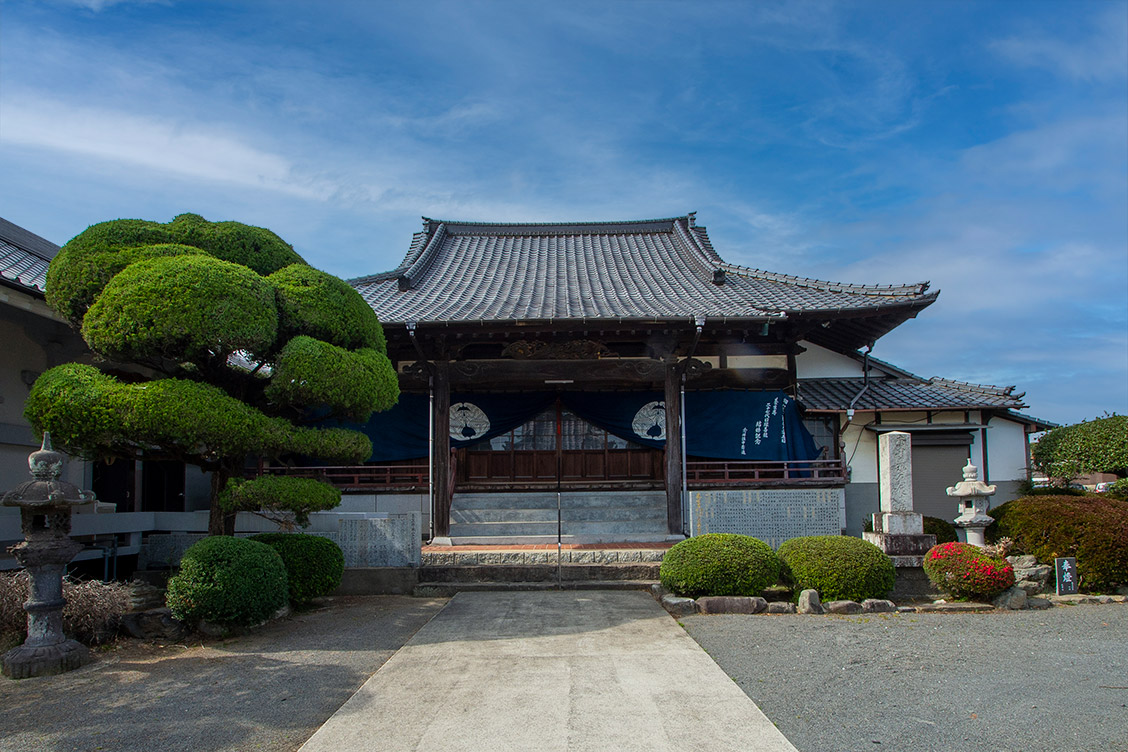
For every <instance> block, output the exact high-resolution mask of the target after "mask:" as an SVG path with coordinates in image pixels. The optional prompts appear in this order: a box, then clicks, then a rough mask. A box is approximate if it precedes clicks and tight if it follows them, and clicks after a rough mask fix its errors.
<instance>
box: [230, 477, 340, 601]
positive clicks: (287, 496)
mask: <svg viewBox="0 0 1128 752" xmlns="http://www.w3.org/2000/svg"><path fill="white" fill-rule="evenodd" d="M340 503H341V491H340V489H338V488H335V487H333V486H331V485H330V484H328V483H322V482H321V481H319V480H315V479H313V478H290V477H286V476H282V475H261V476H259V477H258V478H253V479H251V480H246V479H243V478H232V479H231V480H229V481H227V486H226V488H224V489H223V491H221V492H220V494H219V506H220V507H221V508H222V509H223V510H224V511H226V512H240V511H242V512H266V513H267V514H265V515H263V516H268V517H270V518H271V519H275V518H274V517H273V516H271V515H272V514H278V513H282V514H283V515H292V516H293V521H294V524H296V525H298V526H299V527H305V526H306V525H308V524H309V515H310V513H311V512H324V511H325V510H328V509H333V508H334V507H336V506H337V505H338V504H340ZM282 519H289V517H288V516H283V517H282ZM255 539H256V540H258V536H255ZM266 542H269V541H266ZM334 545H335V544H334ZM283 558H284V557H283ZM291 589H293V583H292V582H291Z"/></svg>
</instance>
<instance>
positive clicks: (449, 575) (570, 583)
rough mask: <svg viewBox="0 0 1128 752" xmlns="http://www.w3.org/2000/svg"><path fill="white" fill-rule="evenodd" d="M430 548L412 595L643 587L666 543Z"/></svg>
mask: <svg viewBox="0 0 1128 752" xmlns="http://www.w3.org/2000/svg"><path fill="white" fill-rule="evenodd" d="M606 545H608V546H609V547H608V548H600V547H598V544H593V545H592V547H588V546H584V547H583V548H577V547H572V548H565V547H561V548H557V547H556V546H555V545H552V546H548V545H537V546H530V545H525V546H523V547H520V548H517V547H513V548H510V547H508V546H471V547H462V546H455V547H447V546H428V547H427V548H425V549H424V550H423V566H422V567H421V568H420V569H419V583H418V585H417V586H416V587H415V589H414V591H413V592H414V593H415V594H416V595H441V596H449V595H453V594H454V593H457V592H460V591H464V590H556V589H561V590H641V589H647V588H649V587H650V586H651V585H652V584H654V583H655V582H657V581H658V574H659V567H660V566H661V563H662V557H663V556H664V555H665V553H666V550H667V547H668V545H669V544H653V547H650V548H647V547H646V544H645V543H637V544H629V545H627V544H618V546H616V547H610V546H615V544H606Z"/></svg>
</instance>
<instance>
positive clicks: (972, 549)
mask: <svg viewBox="0 0 1128 752" xmlns="http://www.w3.org/2000/svg"><path fill="white" fill-rule="evenodd" d="M924 572H925V574H927V575H928V579H929V580H930V581H931V582H932V584H933V585H935V586H936V587H938V588H940V589H941V590H944V591H945V592H948V593H951V594H952V595H954V596H955V597H957V598H984V599H990V598H994V597H995V596H996V595H998V594H999V593H1001V592H1003V591H1004V590H1006V589H1007V588H1009V587H1010V586H1012V585H1014V567H1012V566H1011V565H1010V563H1009V562H1008V561H1007V560H1006V559H1003V558H1001V557H998V556H991V555H990V554H988V553H987V552H985V551H984V550H983V549H981V548H979V546H973V545H971V544H970V543H941V544H939V545H937V546H933V547H932V548H930V549H929V550H928V553H926V554H925V555H924Z"/></svg>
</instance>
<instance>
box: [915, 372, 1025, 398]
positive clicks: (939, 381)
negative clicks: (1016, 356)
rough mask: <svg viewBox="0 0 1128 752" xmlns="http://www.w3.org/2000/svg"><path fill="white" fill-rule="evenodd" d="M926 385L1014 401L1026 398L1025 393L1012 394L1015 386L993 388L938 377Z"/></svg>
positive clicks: (991, 386)
mask: <svg viewBox="0 0 1128 752" xmlns="http://www.w3.org/2000/svg"><path fill="white" fill-rule="evenodd" d="M928 383H930V384H935V385H936V386H946V387H948V388H950V389H958V390H960V391H965V392H988V393H991V394H998V395H1000V396H1007V397H1014V398H1016V399H1018V398H1021V397H1024V396H1026V392H1022V393H1021V394H1014V390H1015V386H1014V385H1013V384H1012V385H1011V386H995V385H993V384H975V383H973V382H970V381H957V380H956V379H945V378H941V377H940V376H933V377H932V378H930V379H929V380H928Z"/></svg>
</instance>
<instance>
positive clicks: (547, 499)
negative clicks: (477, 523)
mask: <svg viewBox="0 0 1128 752" xmlns="http://www.w3.org/2000/svg"><path fill="white" fill-rule="evenodd" d="M560 506H561V507H562V508H567V509H577V508H582V507H607V506H614V507H631V506H638V507H656V508H658V509H665V508H666V494H665V492H663V491H657V492H655V491H602V492H599V493H585V492H576V491H568V492H565V493H562V494H560ZM452 508H453V509H556V492H555V491H552V492H546V491H528V492H523V493H456V494H455V495H454V502H453V504H452Z"/></svg>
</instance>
